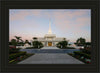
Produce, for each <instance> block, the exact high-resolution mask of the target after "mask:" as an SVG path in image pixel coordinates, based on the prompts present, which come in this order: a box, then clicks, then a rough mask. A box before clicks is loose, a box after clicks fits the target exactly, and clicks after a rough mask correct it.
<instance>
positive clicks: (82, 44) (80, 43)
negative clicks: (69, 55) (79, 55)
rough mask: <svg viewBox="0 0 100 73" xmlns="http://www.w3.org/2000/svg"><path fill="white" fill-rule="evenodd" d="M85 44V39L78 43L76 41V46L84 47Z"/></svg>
mask: <svg viewBox="0 0 100 73" xmlns="http://www.w3.org/2000/svg"><path fill="white" fill-rule="evenodd" d="M85 43H86V40H85V38H82V37H80V38H78V39H77V41H76V44H77V45H78V46H84V45H85Z"/></svg>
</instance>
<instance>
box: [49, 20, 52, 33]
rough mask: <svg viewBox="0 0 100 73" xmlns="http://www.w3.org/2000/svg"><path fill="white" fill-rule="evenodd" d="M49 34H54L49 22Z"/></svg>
mask: <svg viewBox="0 0 100 73" xmlns="http://www.w3.org/2000/svg"><path fill="white" fill-rule="evenodd" d="M48 34H52V31H51V22H49V30H48Z"/></svg>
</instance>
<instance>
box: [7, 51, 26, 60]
mask: <svg viewBox="0 0 100 73" xmlns="http://www.w3.org/2000/svg"><path fill="white" fill-rule="evenodd" d="M25 54H26V52H19V53H14V54H10V55H9V60H13V59H15V58H17V57H20V56H22V55H25Z"/></svg>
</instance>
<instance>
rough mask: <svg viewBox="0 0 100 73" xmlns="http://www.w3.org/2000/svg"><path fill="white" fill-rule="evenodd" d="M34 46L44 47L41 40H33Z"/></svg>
mask: <svg viewBox="0 0 100 73" xmlns="http://www.w3.org/2000/svg"><path fill="white" fill-rule="evenodd" d="M33 46H34V48H42V47H43V44H42V43H41V42H39V41H33Z"/></svg>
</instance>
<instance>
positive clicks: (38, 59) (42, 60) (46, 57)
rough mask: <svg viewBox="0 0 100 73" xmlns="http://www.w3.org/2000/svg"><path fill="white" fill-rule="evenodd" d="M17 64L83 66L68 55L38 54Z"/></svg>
mask: <svg viewBox="0 0 100 73" xmlns="http://www.w3.org/2000/svg"><path fill="white" fill-rule="evenodd" d="M18 64H84V63H83V62H81V61H79V60H77V59H75V58H73V57H72V56H70V55H68V54H61V53H58V54H57V53H39V54H35V55H33V56H31V57H29V58H27V59H25V60H23V61H21V62H19V63H18Z"/></svg>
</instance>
